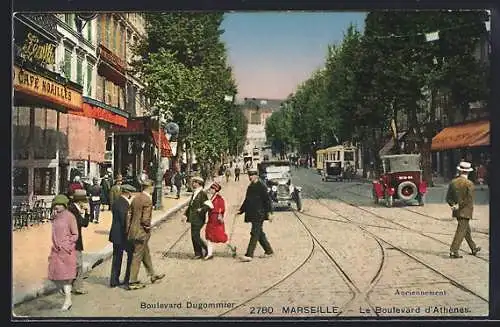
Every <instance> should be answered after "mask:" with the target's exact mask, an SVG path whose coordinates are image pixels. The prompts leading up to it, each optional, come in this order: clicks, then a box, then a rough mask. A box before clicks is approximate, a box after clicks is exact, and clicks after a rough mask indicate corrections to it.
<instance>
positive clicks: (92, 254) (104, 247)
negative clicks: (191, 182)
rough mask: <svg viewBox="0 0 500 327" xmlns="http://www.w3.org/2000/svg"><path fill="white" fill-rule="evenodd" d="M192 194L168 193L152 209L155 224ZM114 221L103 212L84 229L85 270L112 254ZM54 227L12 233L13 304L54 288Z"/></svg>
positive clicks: (109, 213) (46, 224) (31, 228)
mask: <svg viewBox="0 0 500 327" xmlns="http://www.w3.org/2000/svg"><path fill="white" fill-rule="evenodd" d="M168 190H169V189H168ZM190 196H191V193H187V192H181V198H180V199H176V198H175V194H174V193H165V195H164V197H163V209H162V210H155V211H153V218H152V221H153V225H157V224H159V223H161V222H162V221H163V220H165V219H166V218H168V217H169V216H170V215H171V214H173V213H175V212H176V211H178V210H179V209H180V208H182V207H183V206H185V205H186V204H187V202H188V201H189V199H190ZM111 221H112V216H111V211H109V210H106V211H101V214H100V218H99V224H94V223H89V226H88V227H87V228H82V237H83V246H84V253H83V254H84V256H83V260H84V269H85V270H87V271H88V270H91V269H92V266H95V265H97V264H99V263H100V262H102V260H105V259H107V258H109V257H110V256H111V255H112V252H113V246H112V244H111V243H110V242H109V241H108V236H109V229H110V228H111ZM51 228H52V226H51V224H50V223H44V224H41V225H38V226H33V227H30V228H28V229H25V230H20V231H14V232H12V298H13V304H17V303H21V302H23V301H26V300H29V299H32V298H35V297H37V296H40V295H42V294H46V293H48V292H50V291H52V290H53V289H54V284H53V283H52V282H51V281H49V280H47V265H48V256H49V251H50V247H51V236H50V235H51Z"/></svg>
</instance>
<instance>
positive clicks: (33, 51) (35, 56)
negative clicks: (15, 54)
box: [19, 33, 56, 65]
mask: <svg viewBox="0 0 500 327" xmlns="http://www.w3.org/2000/svg"><path fill="white" fill-rule="evenodd" d="M19 55H20V56H21V58H24V59H26V60H28V61H38V62H42V63H44V64H49V65H53V64H54V63H55V62H56V47H55V46H54V45H53V44H50V43H43V42H42V41H40V40H39V39H38V37H36V36H35V35H34V34H32V33H28V36H27V37H26V40H25V41H24V43H23V44H22V46H21V47H20V50H19Z"/></svg>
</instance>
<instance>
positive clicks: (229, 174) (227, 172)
mask: <svg viewBox="0 0 500 327" xmlns="http://www.w3.org/2000/svg"><path fill="white" fill-rule="evenodd" d="M225 167H226V169H225V171H224V174H225V175H226V183H229V178H230V177H231V170H230V169H229V167H228V166H225Z"/></svg>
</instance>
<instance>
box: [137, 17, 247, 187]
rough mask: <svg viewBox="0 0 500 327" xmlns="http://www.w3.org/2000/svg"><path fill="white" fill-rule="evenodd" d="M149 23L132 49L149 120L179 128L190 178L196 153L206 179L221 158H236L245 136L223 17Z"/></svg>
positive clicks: (164, 19) (155, 19)
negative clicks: (161, 119) (231, 155)
mask: <svg viewBox="0 0 500 327" xmlns="http://www.w3.org/2000/svg"><path fill="white" fill-rule="evenodd" d="M145 18H146V19H145V20H146V27H145V28H146V33H147V37H146V38H145V39H144V40H142V41H141V42H139V44H138V45H137V46H136V48H135V49H134V52H135V55H136V57H135V60H134V62H133V67H134V71H135V73H137V74H138V76H139V77H140V78H141V80H142V81H144V82H145V85H146V86H145V89H144V92H145V95H146V96H147V97H148V98H149V99H150V101H151V104H152V106H151V108H153V109H152V112H151V113H150V114H151V115H154V116H163V117H166V118H167V120H170V121H173V122H176V123H177V124H178V125H179V130H180V132H179V135H178V137H177V141H178V144H179V146H178V149H179V151H178V153H177V159H179V158H182V155H183V152H182V149H183V145H184V144H185V145H186V148H187V149H188V150H187V154H188V156H187V157H188V172H190V170H191V162H192V156H191V154H192V153H193V152H194V153H195V154H196V158H197V161H198V162H199V163H200V168H201V173H202V175H203V176H204V177H205V178H206V177H207V176H208V175H209V173H210V171H212V170H213V169H214V168H215V165H216V164H217V163H219V162H220V160H221V154H223V153H226V152H227V151H230V152H231V153H235V152H236V151H237V147H238V146H240V147H242V146H243V143H244V142H243V141H242V140H243V139H244V137H245V135H246V121H245V117H244V115H243V113H242V111H241V109H240V108H239V107H237V106H235V105H234V97H235V96H236V93H237V89H236V84H235V81H234V79H233V76H232V71H231V67H230V66H229V64H228V60H227V49H226V47H225V44H224V42H223V41H222V39H221V35H222V34H223V32H224V31H223V30H222V29H221V24H222V21H223V13H217V12H213V13H187V12H183V13H149V14H146V17H145ZM231 98H232V100H231Z"/></svg>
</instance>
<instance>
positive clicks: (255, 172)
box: [248, 168, 259, 175]
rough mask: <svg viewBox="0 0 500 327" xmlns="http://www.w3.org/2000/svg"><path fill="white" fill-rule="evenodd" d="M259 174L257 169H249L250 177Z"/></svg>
mask: <svg viewBox="0 0 500 327" xmlns="http://www.w3.org/2000/svg"><path fill="white" fill-rule="evenodd" d="M258 174H259V172H258V171H257V169H255V168H248V175H258Z"/></svg>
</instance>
